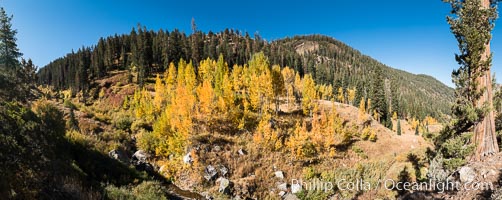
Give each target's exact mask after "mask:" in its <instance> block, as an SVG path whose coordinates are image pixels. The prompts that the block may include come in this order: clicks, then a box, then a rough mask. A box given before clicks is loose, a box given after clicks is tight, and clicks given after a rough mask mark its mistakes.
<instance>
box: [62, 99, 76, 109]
mask: <svg viewBox="0 0 502 200" xmlns="http://www.w3.org/2000/svg"><path fill="white" fill-rule="evenodd" d="M63 105H64V107H66V108H70V109H74V110H75V109H77V106H75V104H73V103H72V102H71V101H70V100H69V99H65V100H64V103H63Z"/></svg>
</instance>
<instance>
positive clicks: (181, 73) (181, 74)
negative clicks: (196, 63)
mask: <svg viewBox="0 0 502 200" xmlns="http://www.w3.org/2000/svg"><path fill="white" fill-rule="evenodd" d="M186 66H187V63H186V61H185V60H183V59H180V61H179V62H178V75H177V76H176V83H177V85H184V83H185V68H186Z"/></svg>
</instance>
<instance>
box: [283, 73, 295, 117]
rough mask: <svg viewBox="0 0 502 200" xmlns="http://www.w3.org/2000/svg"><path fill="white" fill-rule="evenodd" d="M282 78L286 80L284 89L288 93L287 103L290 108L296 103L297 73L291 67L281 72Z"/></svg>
mask: <svg viewBox="0 0 502 200" xmlns="http://www.w3.org/2000/svg"><path fill="white" fill-rule="evenodd" d="M281 74H282V77H283V78H284V89H285V92H286V102H287V106H288V108H289V106H290V103H291V102H293V101H294V98H293V97H294V93H293V92H294V85H295V72H294V70H292V69H291V68H289V67H284V68H283V69H282V70H281Z"/></svg>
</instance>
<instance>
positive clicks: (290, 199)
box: [284, 194, 300, 200]
mask: <svg viewBox="0 0 502 200" xmlns="http://www.w3.org/2000/svg"><path fill="white" fill-rule="evenodd" d="M284 200H300V199H299V198H298V197H296V195H294V194H286V196H284Z"/></svg>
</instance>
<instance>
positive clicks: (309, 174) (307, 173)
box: [303, 167, 318, 180]
mask: <svg viewBox="0 0 502 200" xmlns="http://www.w3.org/2000/svg"><path fill="white" fill-rule="evenodd" d="M317 176H318V174H317V173H316V172H315V170H314V168H313V167H305V168H303V178H305V179H306V180H310V179H313V178H315V177H317Z"/></svg>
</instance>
